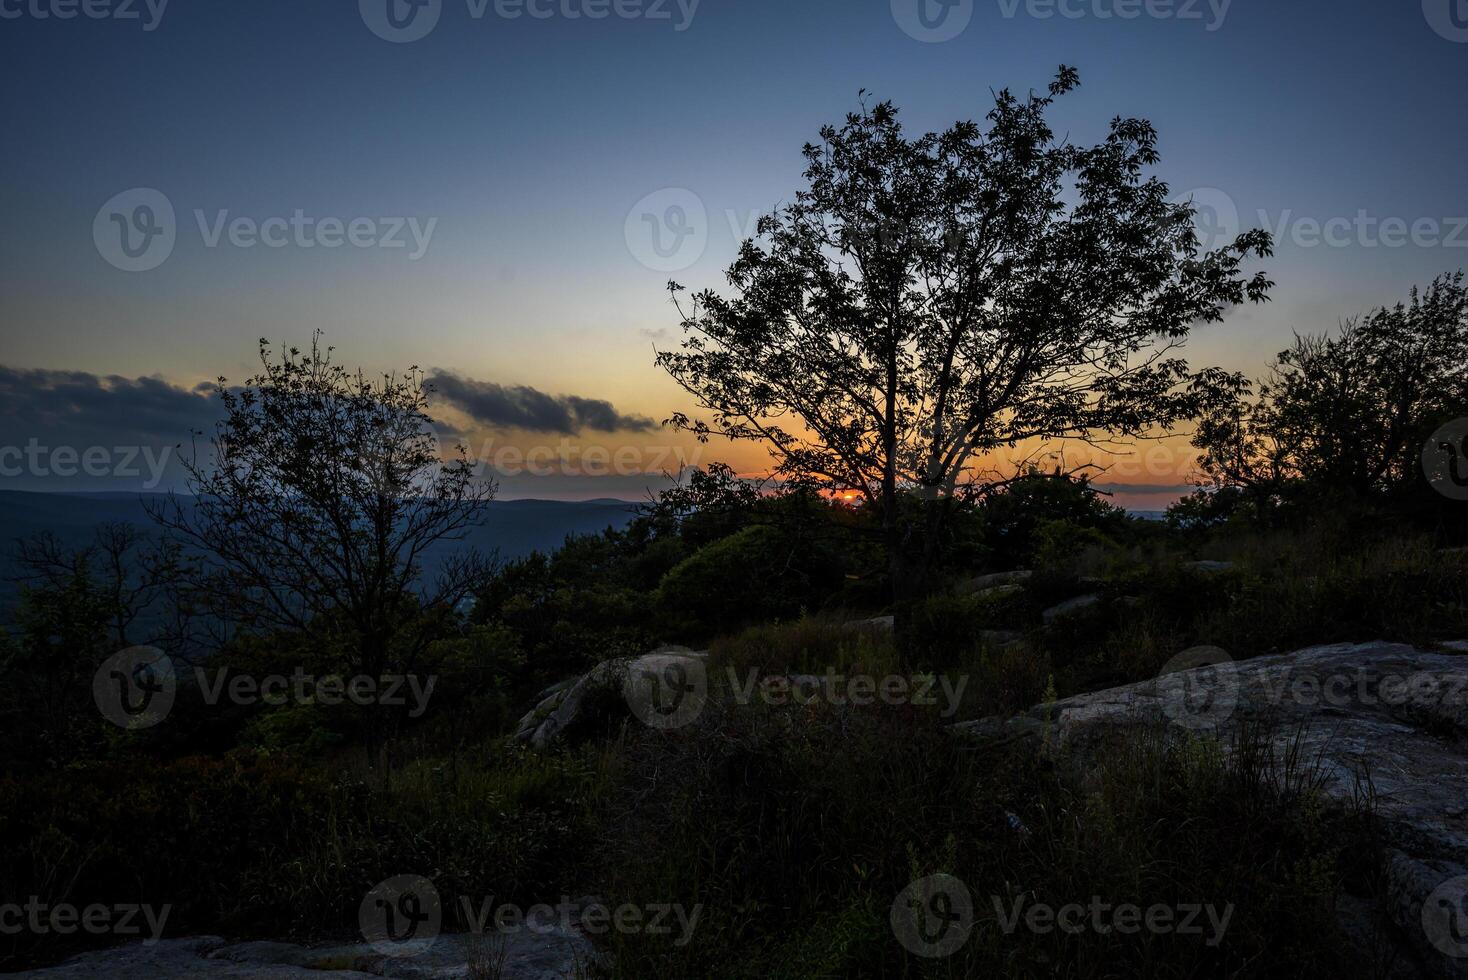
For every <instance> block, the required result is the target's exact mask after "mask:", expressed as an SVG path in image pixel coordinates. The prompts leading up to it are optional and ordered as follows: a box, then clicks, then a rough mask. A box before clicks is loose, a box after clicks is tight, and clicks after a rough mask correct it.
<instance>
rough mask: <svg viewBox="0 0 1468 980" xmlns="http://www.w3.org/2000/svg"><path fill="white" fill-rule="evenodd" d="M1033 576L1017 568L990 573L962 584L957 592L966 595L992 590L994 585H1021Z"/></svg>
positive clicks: (1027, 570) (1030, 572) (1028, 571)
mask: <svg viewBox="0 0 1468 980" xmlns="http://www.w3.org/2000/svg"><path fill="white" fill-rule="evenodd" d="M1034 574H1035V573H1034V572H1032V571H1030V570H1029V569H1028V568H1019V569H1016V570H1014V571H1012V572H991V573H990V574H988V575H980V576H978V577H976V578H971V579H969V580H968V581H967V582H964V583H962V584H961V585H959V586H958V592H959V593H960V594H964V595H966V594H968V593H970V592H982V591H984V590H985V589H992V588H993V587H994V586H996V585H1022V584H1024V583H1025V582H1028V581H1029V580H1030V577H1031V576H1032V575H1034Z"/></svg>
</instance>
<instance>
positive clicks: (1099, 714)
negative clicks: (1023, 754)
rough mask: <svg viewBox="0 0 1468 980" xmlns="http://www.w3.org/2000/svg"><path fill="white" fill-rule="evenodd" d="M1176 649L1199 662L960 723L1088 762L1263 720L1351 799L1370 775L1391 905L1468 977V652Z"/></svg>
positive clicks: (1447, 969) (1433, 968) (1426, 946)
mask: <svg viewBox="0 0 1468 980" xmlns="http://www.w3.org/2000/svg"><path fill="white" fill-rule="evenodd" d="M1442 646H1443V648H1444V649H1445V650H1448V651H1461V650H1462V649H1464V647H1463V646H1461V645H1460V644H1459V643H1452V644H1443V645H1442ZM1174 661H1175V663H1174V666H1180V667H1184V668H1188V669H1180V670H1173V671H1170V672H1169V671H1168V670H1167V669H1164V673H1163V675H1162V676H1160V677H1159V678H1157V679H1155V680H1150V681H1144V682H1141V683H1138V684H1131V685H1128V686H1125V687H1118V688H1112V689H1110V690H1105V691H1098V692H1095V693H1092V694H1082V695H1079V696H1076V697H1072V698H1065V699H1063V700H1060V701H1056V702H1054V703H1051V704H1045V705H1039V706H1036V707H1035V708H1032V709H1031V710H1030V711H1028V712H1026V713H1025V714H1024V715H1021V716H1019V717H1017V718H1007V719H999V718H987V719H983V720H981V721H977V722H966V723H962V724H960V725H957V726H955V728H956V730H958V731H960V732H965V733H969V734H973V735H977V736H983V737H991V738H992V737H999V738H1020V739H1037V740H1043V751H1044V752H1046V753H1047V754H1049V755H1051V756H1053V757H1055V758H1057V759H1058V760H1067V761H1070V762H1073V763H1075V764H1077V765H1078V766H1081V767H1084V766H1086V765H1087V764H1088V762H1090V761H1094V760H1096V759H1098V758H1102V757H1104V754H1105V752H1106V748H1107V747H1108V746H1109V745H1112V744H1114V742H1115V740H1116V739H1117V738H1119V737H1125V736H1126V735H1127V734H1129V733H1135V732H1136V731H1138V730H1140V729H1153V730H1161V731H1163V732H1165V733H1167V734H1168V735H1169V736H1176V737H1179V738H1182V737H1197V736H1202V737H1216V738H1219V739H1220V740H1222V741H1223V742H1224V744H1225V745H1226V744H1227V741H1228V738H1229V737H1230V736H1231V735H1232V734H1233V733H1234V732H1236V731H1237V730H1238V727H1239V726H1240V724H1241V723H1244V722H1251V723H1264V730H1266V731H1268V732H1270V733H1272V734H1271V735H1270V737H1271V738H1272V739H1273V741H1274V746H1275V749H1276V751H1277V752H1278V753H1280V754H1281V755H1282V754H1283V753H1285V752H1287V751H1289V750H1290V749H1291V748H1292V747H1295V748H1296V751H1297V752H1298V757H1299V758H1300V759H1301V760H1304V762H1305V764H1306V765H1312V766H1318V767H1319V774H1320V777H1321V778H1322V780H1323V783H1322V790H1323V792H1324V793H1325V794H1326V795H1327V796H1328V797H1330V798H1332V799H1334V800H1337V801H1339V802H1342V803H1346V802H1349V801H1350V800H1352V799H1353V797H1354V794H1355V793H1356V792H1357V790H1358V787H1359V786H1360V785H1361V782H1360V779H1361V777H1362V776H1363V775H1367V776H1369V778H1370V780H1371V785H1372V787H1373V790H1374V793H1375V798H1376V813H1377V816H1378V818H1379V819H1380V822H1381V829H1382V833H1383V835H1384V841H1385V845H1386V849H1387V850H1386V854H1387V858H1388V867H1387V869H1386V870H1387V876H1388V883H1389V896H1388V897H1389V902H1388V908H1387V909H1386V913H1387V916H1388V917H1389V919H1390V921H1391V923H1392V924H1393V925H1394V926H1395V929H1396V930H1397V932H1398V937H1399V940H1400V942H1402V943H1404V944H1405V946H1406V947H1407V948H1408V949H1409V950H1410V951H1411V953H1412V954H1414V958H1415V959H1416V960H1417V961H1419V962H1420V963H1422V964H1423V965H1424V967H1425V969H1426V970H1427V975H1429V976H1436V977H1453V978H1458V977H1468V935H1465V933H1464V931H1463V925H1464V922H1463V919H1462V917H1463V916H1464V915H1465V910H1468V741H1465V736H1468V656H1463V655H1460V653H1458V652H1443V651H1440V650H1439V651H1426V650H1419V649H1415V648H1413V647H1411V646H1406V645H1403V644H1394V643H1366V644H1356V645H1353V644H1334V645H1330V646H1319V647H1311V648H1309V649H1306V650H1300V651H1298V652H1296V653H1290V654H1280V655H1275V656H1268V657H1260V658H1257V659H1254V660H1248V661H1244V662H1234V661H1232V660H1229V659H1228V657H1227V654H1224V653H1223V652H1222V651H1221V650H1218V648H1216V647H1198V648H1194V649H1192V650H1189V651H1184V653H1183V654H1180V655H1179V656H1178V657H1177V658H1174ZM1297 739H1298V742H1297V741H1296V740H1297ZM1349 911H1350V910H1349V908H1346V909H1343V913H1349ZM1357 919H1358V920H1359V917H1357ZM1357 925H1358V926H1359V921H1358V922H1357ZM1351 931H1353V930H1348V933H1349V932H1351ZM1407 975H1410V974H1407Z"/></svg>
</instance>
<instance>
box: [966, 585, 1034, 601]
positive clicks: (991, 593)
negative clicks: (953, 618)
mask: <svg viewBox="0 0 1468 980" xmlns="http://www.w3.org/2000/svg"><path fill="white" fill-rule="evenodd" d="M1024 591H1025V587H1024V586H1023V585H991V586H989V587H988V588H987V589H980V590H979V591H977V592H975V593H974V594H973V596H974V598H975V599H984V600H1000V599H1008V598H1009V597H1010V596H1016V595H1022V594H1023V593H1024Z"/></svg>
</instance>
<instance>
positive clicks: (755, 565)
mask: <svg viewBox="0 0 1468 980" xmlns="http://www.w3.org/2000/svg"><path fill="white" fill-rule="evenodd" d="M841 581H842V571H841V565H840V562H839V561H838V560H837V558H836V556H835V555H834V554H833V553H831V552H830V551H828V550H826V549H825V548H822V547H820V546H819V545H818V544H817V543H816V542H815V541H813V540H811V539H810V538H808V537H806V536H803V535H800V534H792V533H787V532H785V531H783V530H782V529H779V528H776V527H772V526H766V525H756V526H753V527H747V528H745V529H744V530H742V531H739V532H738V533H736V534H732V535H730V536H729V537H727V538H722V539H720V540H718V541H715V542H714V543H713V544H710V545H707V546H705V547H703V548H700V549H699V550H698V551H697V552H696V553H695V554H693V555H692V556H691V557H689V558H687V559H685V560H684V561H682V562H681V563H679V564H678V565H677V566H676V567H674V568H673V570H672V571H670V572H668V574H667V575H665V576H664V577H663V581H662V584H661V585H660V586H659V587H658V605H659V607H660V608H661V609H662V610H663V612H664V614H665V615H666V616H667V617H668V619H669V620H670V621H671V622H672V623H674V624H676V628H677V629H678V631H679V632H680V633H682V634H684V635H689V636H708V635H711V634H714V633H717V632H724V631H728V630H730V629H736V628H738V627H740V626H744V625H748V624H750V623H758V622H766V621H769V620H777V619H789V618H792V617H794V616H798V615H800V613H801V612H802V611H804V610H807V609H813V608H816V607H818V606H819V605H820V604H821V603H822V601H823V600H824V599H825V598H826V597H827V596H829V595H831V594H832V593H833V592H835V591H836V589H837V588H839V587H840V585H841Z"/></svg>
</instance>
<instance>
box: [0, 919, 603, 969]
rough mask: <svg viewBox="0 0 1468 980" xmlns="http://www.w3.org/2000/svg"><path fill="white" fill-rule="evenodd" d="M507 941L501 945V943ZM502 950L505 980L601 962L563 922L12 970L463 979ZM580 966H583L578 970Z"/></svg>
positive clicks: (169, 949) (139, 948)
mask: <svg viewBox="0 0 1468 980" xmlns="http://www.w3.org/2000/svg"><path fill="white" fill-rule="evenodd" d="M500 944H502V946H501V945H500ZM500 949H502V950H503V955H504V971H503V972H502V973H500V974H497V975H498V976H500V977H502V978H503V980H564V978H567V977H573V978H574V977H579V976H583V975H585V974H586V972H587V969H588V968H589V967H590V966H592V965H594V964H596V963H598V962H600V958H599V955H598V953H597V951H596V949H595V947H594V946H592V944H591V942H590V940H588V939H587V938H586V937H585V936H583V935H581V934H580V933H578V932H575V931H572V930H568V929H565V928H563V927H560V926H548V927H546V928H545V929H543V930H542V929H536V930H530V929H523V930H519V931H515V932H507V933H501V934H498V936H496V935H495V934H490V935H489V936H485V937H481V936H476V935H472V934H466V935H453V936H439V937H438V938H437V939H436V940H434V942H433V945H432V946H430V947H428V948H427V949H426V950H424V951H422V952H421V953H419V954H418V955H416V956H403V957H392V956H384V955H383V954H382V953H379V952H378V951H376V950H375V949H373V948H372V947H371V946H369V945H366V944H359V945H348V946H330V947H317V948H312V947H307V946H296V945H293V944H291V943H276V942H251V943H232V944H231V943H226V942H225V941H224V940H223V939H221V938H219V937H218V936H196V937H192V938H188V939H165V940H162V941H161V942H158V943H155V944H152V945H145V944H143V943H130V944H128V945H126V946H119V947H116V948H114V949H107V950H101V951H99V952H94V953H84V954H82V955H81V956H77V957H73V958H72V959H70V960H68V961H66V962H65V963H63V964H61V965H60V966H55V967H50V968H48V969H44V970H30V971H27V972H22V973H18V974H14V976H18V977H37V978H49V980H71V978H91V977H95V978H98V980H174V978H183V977H220V978H227V977H240V978H245V977H249V978H256V980H322V978H323V977H331V978H339V980H372V978H378V977H396V978H403V980H427V978H430V977H431V978H434V980H458V978H470V977H475V976H486V975H489V974H486V973H478V974H476V973H474V972H473V971H472V969H471V965H472V964H475V963H482V962H484V961H485V960H486V959H489V958H494V959H496V960H497V959H498V950H500ZM578 971H580V972H578Z"/></svg>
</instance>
